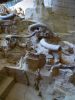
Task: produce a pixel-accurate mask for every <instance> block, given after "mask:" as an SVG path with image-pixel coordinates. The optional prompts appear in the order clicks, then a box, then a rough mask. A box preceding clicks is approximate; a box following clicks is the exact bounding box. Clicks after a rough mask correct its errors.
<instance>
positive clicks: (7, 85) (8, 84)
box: [0, 76, 15, 99]
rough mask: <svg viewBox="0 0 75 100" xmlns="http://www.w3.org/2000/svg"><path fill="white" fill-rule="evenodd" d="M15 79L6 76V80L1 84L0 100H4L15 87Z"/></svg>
mask: <svg viewBox="0 0 75 100" xmlns="http://www.w3.org/2000/svg"><path fill="white" fill-rule="evenodd" d="M14 83H15V82H14V78H12V77H7V76H5V79H4V80H2V82H1V83H0V98H1V99H4V98H5V97H6V96H7V94H8V93H9V91H10V89H11V88H12V86H13V85H14Z"/></svg>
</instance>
